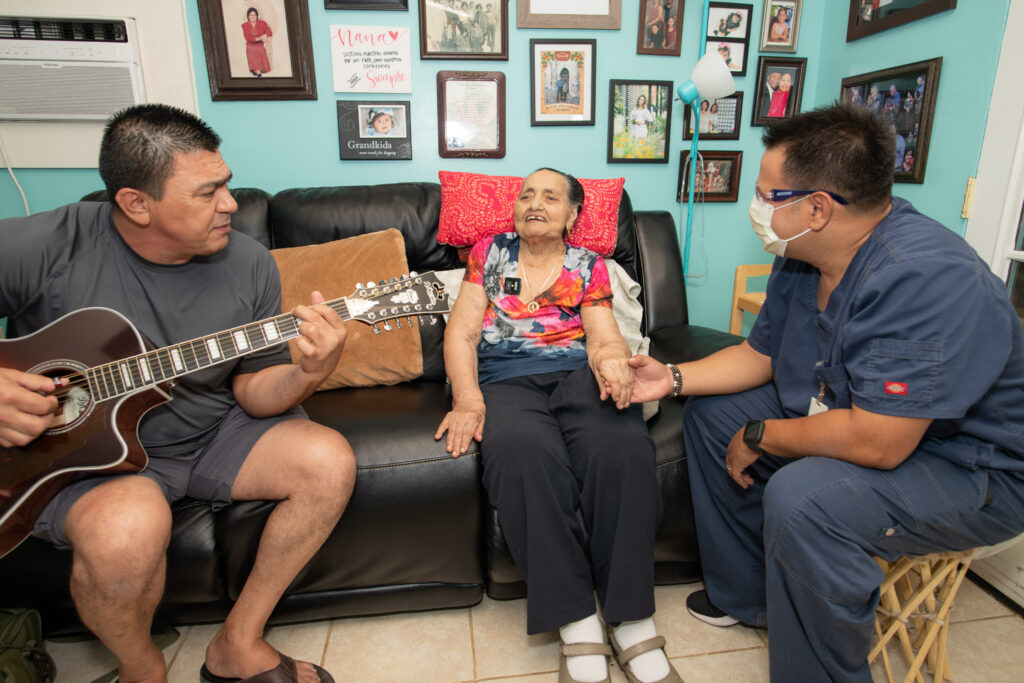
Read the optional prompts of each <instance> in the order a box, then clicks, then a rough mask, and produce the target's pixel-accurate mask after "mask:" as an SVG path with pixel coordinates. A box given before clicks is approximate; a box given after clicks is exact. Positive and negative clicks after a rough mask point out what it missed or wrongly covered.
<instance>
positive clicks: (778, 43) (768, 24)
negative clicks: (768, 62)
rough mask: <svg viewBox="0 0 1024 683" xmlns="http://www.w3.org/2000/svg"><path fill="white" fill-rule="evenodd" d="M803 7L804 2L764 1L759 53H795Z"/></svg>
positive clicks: (791, 0)
mask: <svg viewBox="0 0 1024 683" xmlns="http://www.w3.org/2000/svg"><path fill="white" fill-rule="evenodd" d="M803 6H804V0H765V3H764V18H763V19H762V20H761V52H796V43H797V39H798V38H799V37H800V18H801V16H802V15H803V11H804V7H803ZM780 13H781V14H780Z"/></svg>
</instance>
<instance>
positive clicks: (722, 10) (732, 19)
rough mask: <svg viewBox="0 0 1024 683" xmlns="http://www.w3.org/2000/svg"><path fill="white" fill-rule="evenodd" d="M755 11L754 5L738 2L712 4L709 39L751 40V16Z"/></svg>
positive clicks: (709, 11) (709, 13)
mask: <svg viewBox="0 0 1024 683" xmlns="http://www.w3.org/2000/svg"><path fill="white" fill-rule="evenodd" d="M753 11H754V6H753V5H748V4H742V3H738V2H712V3H710V4H709V6H708V35H707V38H726V39H728V40H743V41H747V40H750V15H751V13H752V12H753Z"/></svg>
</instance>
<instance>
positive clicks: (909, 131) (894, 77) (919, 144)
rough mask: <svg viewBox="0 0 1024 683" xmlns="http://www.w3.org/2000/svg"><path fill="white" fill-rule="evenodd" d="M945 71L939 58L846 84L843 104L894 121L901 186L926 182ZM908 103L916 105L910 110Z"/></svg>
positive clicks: (897, 179) (896, 167) (852, 79)
mask: <svg viewBox="0 0 1024 683" xmlns="http://www.w3.org/2000/svg"><path fill="white" fill-rule="evenodd" d="M941 71H942V57H936V58H935V59H928V60H925V61H922V62H914V63H912V64H904V65H903V66H897V67H893V68H891V69H882V70H880V71H872V72H871V73H866V74H860V75H858V76H849V77H847V78H844V79H843V81H842V90H841V91H840V100H841V101H842V102H847V103H851V104H861V105H863V106H865V107H868V108H869V109H871V110H872V111H875V112H877V113H879V114H881V115H882V116H885V117H887V118H889V119H891V121H892V123H893V126H894V127H895V130H896V156H897V157H899V158H900V159H902V163H899V164H897V159H893V166H894V174H893V180H895V182H897V183H923V182H924V171H925V165H926V164H927V162H928V145H929V143H930V142H931V136H932V119H933V117H934V116H935V102H936V96H937V93H938V90H939V74H940V72H941ZM908 99H910V100H911V101H912V102H913V105H912V106H911V107H910V108H909V109H908V108H907V101H908ZM908 154H910V156H909V158H908V156H907V155H908Z"/></svg>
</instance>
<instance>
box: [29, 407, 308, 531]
mask: <svg viewBox="0 0 1024 683" xmlns="http://www.w3.org/2000/svg"><path fill="white" fill-rule="evenodd" d="M295 418H307V415H306V411H304V410H303V409H302V408H301V407H296V408H292V409H291V410H289V411H287V412H285V413H282V414H281V415H277V416H275V417H268V418H260V419H257V418H252V417H249V416H248V415H247V414H246V413H245V411H244V410H242V409H241V407H239V406H237V405H236V406H235V407H234V408H233V409H232V410H231V411H230V412H229V413H228V414H227V416H226V417H225V418H224V421H223V422H222V423H221V426H220V428H219V429H218V430H217V433H216V434H215V435H214V437H213V439H211V440H210V442H209V443H207V444H206V445H204V446H202V447H200V448H199V449H197V450H196V451H194V452H192V453H188V454H185V455H182V456H178V457H174V458H150V459H149V464H148V465H147V466H146V469H144V470H142V471H141V472H139V473H138V474H118V475H113V476H105V477H90V478H88V479H83V480H81V481H76V482H74V483H72V484H70V485H68V486H66V487H64V488H63V489H61V491H60V492H59V493H58V494H57V495H56V496H54V498H53V500H51V501H50V503H49V504H48V505H47V506H46V507H45V508H44V509H43V513H42V514H41V515H39V519H37V520H36V523H35V526H34V527H33V528H32V535H33V536H35V537H37V538H41V539H43V540H44V541H49V542H50V543H52V544H53V545H55V546H56V547H58V548H61V549H67V548H70V547H71V543H70V542H69V541H68V538H67V536H66V535H65V534H64V519H65V518H66V517H67V514H68V510H70V509H71V506H72V505H74V503H75V501H77V500H78V499H79V498H81V497H82V496H83V495H84V494H85V493H86V492H88V491H89V490H91V489H94V488H96V487H97V486H99V485H100V484H102V483H104V482H106V481H110V480H111V479H114V478H116V477H126V476H128V477H146V478H148V479H152V480H153V481H155V482H156V483H157V484H158V485H159V486H160V488H161V489H162V490H163V492H164V497H165V498H166V499H167V502H168V504H170V503H173V502H174V501H176V500H179V499H181V498H185V497H186V496H187V497H190V498H196V499H198V500H207V501H210V506H211V507H212V508H213V509H214V510H219V509H221V508H223V507H225V506H227V505H230V504H231V487H232V485H233V484H234V482H235V477H237V476H238V471H239V470H240V469H242V463H244V462H245V459H246V458H247V457H248V456H249V452H250V451H251V450H252V448H253V446H255V445H256V442H257V441H259V439H260V437H261V436H263V435H264V434H265V433H266V432H267V431H268V430H270V428H271V427H274V426H276V425H278V424H280V423H281V422H284V421H285V420H293V419H295ZM307 419H308V418H307Z"/></svg>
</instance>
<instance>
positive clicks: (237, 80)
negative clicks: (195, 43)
mask: <svg viewBox="0 0 1024 683" xmlns="http://www.w3.org/2000/svg"><path fill="white" fill-rule="evenodd" d="M199 23H200V26H201V28H202V32H203V44H204V46H205V48H206V65H207V69H208V71H209V75H210V94H211V96H212V98H213V99H214V100H315V99H316V81H315V79H314V76H313V54H312V43H311V40H310V30H309V12H308V10H307V7H306V0H287V1H286V0H199Z"/></svg>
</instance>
